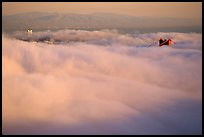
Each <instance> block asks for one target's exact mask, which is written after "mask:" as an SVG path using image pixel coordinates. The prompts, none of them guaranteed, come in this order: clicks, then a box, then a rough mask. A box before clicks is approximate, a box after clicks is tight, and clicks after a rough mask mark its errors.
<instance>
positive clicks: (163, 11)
mask: <svg viewBox="0 0 204 137" xmlns="http://www.w3.org/2000/svg"><path fill="white" fill-rule="evenodd" d="M2 6H3V8H2V9H3V15H10V14H16V13H25V12H60V13H80V14H89V13H96V12H110V13H118V14H125V15H133V16H150V17H185V18H200V19H201V18H202V3H201V2H40V3H39V2H3V4H2Z"/></svg>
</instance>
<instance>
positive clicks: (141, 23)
mask: <svg viewBox="0 0 204 137" xmlns="http://www.w3.org/2000/svg"><path fill="white" fill-rule="evenodd" d="M2 27H3V31H15V30H25V29H28V28H32V29H36V30H42V29H63V28H71V29H83V28H95V29H104V28H105V29H138V30H158V31H162V30H167V31H176V30H181V31H182V30H184V31H185V30H187V31H201V29H202V21H201V20H199V19H187V18H167V17H161V18H155V17H135V16H127V15H119V14H113V13H94V14H75V13H43V12H30V13H21V14H14V15H7V16H2Z"/></svg>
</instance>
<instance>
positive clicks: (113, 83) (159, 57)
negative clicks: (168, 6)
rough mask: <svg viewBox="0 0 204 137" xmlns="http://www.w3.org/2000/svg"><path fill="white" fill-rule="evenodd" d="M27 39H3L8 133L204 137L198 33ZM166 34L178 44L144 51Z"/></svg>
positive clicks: (65, 34) (64, 34)
mask: <svg viewBox="0 0 204 137" xmlns="http://www.w3.org/2000/svg"><path fill="white" fill-rule="evenodd" d="M26 35H27V34H24V33H22V32H16V33H15V34H13V35H12V36H11V37H8V36H7V35H4V34H3V36H2V91H3V92H2V99H3V101H2V103H3V105H2V107H3V108H2V111H3V113H2V114H3V116H2V119H3V130H2V131H3V134H201V133H202V123H201V121H202V103H201V102H202V97H201V94H202V93H201V89H202V88H201V87H202V84H201V83H202V80H201V75H202V67H201V65H202V63H201V62H202V44H201V43H202V35H201V34H197V33H148V34H140V35H130V34H123V35H122V34H120V33H118V32H117V31H115V30H103V31H84V30H62V31H57V32H49V31H46V32H36V33H33V34H32V35H33V36H32V37H33V39H35V40H39V39H41V38H43V37H49V38H50V39H54V40H59V41H63V42H65V43H61V44H60V45H55V44H46V43H32V42H25V41H22V40H19V39H21V38H23V37H26ZM161 36H162V37H172V38H173V37H174V38H173V39H174V41H175V42H176V45H173V46H172V47H167V46H166V47H165V46H163V47H157V46H152V47H145V48H139V47H140V46H143V45H147V43H148V44H149V42H152V41H155V40H156V39H158V38H159V37H161ZM66 41H71V42H67V43H66ZM101 45H106V46H101Z"/></svg>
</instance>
